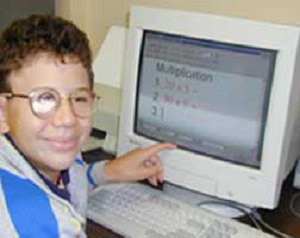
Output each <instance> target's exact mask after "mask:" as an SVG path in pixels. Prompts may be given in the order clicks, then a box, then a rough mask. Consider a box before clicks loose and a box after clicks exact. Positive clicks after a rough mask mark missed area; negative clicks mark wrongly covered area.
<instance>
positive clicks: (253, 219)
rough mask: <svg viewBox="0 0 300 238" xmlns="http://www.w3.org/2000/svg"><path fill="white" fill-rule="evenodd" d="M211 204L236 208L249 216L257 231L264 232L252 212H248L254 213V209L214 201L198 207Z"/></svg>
mask: <svg viewBox="0 0 300 238" xmlns="http://www.w3.org/2000/svg"><path fill="white" fill-rule="evenodd" d="M209 204H214V205H220V206H226V207H231V208H234V209H236V210H238V211H240V212H241V213H243V214H245V215H247V216H248V217H249V218H250V220H251V221H252V223H253V224H254V226H255V227H256V228H257V229H259V230H262V228H261V226H260V224H259V223H258V222H257V221H256V220H255V218H254V217H253V216H252V212H248V210H250V211H252V208H250V207H247V206H243V205H238V204H236V203H232V202H229V201H212V200H210V201H204V202H200V203H198V204H197V205H198V206H204V205H209Z"/></svg>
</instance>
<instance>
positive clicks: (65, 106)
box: [53, 100, 76, 126]
mask: <svg viewBox="0 0 300 238" xmlns="http://www.w3.org/2000/svg"><path fill="white" fill-rule="evenodd" d="M53 122H54V124H55V125H56V126H72V125H74V124H75V122H76V115H75V113H74V111H73V108H72V105H71V103H70V102H69V100H62V102H61V104H60V106H59V107H58V108H57V111H56V112H55V115H54V117H53Z"/></svg>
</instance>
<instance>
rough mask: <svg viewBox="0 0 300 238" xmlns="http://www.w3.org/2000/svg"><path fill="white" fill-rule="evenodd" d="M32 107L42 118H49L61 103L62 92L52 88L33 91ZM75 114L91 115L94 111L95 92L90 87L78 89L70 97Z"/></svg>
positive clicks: (31, 97)
mask: <svg viewBox="0 0 300 238" xmlns="http://www.w3.org/2000/svg"><path fill="white" fill-rule="evenodd" d="M30 99H31V108H32V111H33V113H34V114H35V115H36V116H38V117H40V118H47V117H49V116H51V115H52V114H53V113H55V112H56V110H57V109H58V107H59V106H60V104H61V101H62V98H61V96H60V94H59V93H58V92H57V91H55V90H52V89H39V90H36V91H34V92H32V93H31V95H30ZM68 99H69V102H70V104H71V107H72V110H73V112H74V114H75V115H76V116H78V117H89V116H90V115H91V114H92V112H93V111H94V105H95V99H97V98H95V94H94V93H93V92H91V91H90V90H88V89H77V90H75V91H74V92H73V93H71V94H70V95H69V97H68Z"/></svg>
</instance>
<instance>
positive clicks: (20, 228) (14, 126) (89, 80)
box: [0, 16, 175, 238]
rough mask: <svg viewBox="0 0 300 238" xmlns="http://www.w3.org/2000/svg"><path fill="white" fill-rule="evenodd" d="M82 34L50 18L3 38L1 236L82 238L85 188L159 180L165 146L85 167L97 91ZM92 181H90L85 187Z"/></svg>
mask: <svg viewBox="0 0 300 238" xmlns="http://www.w3.org/2000/svg"><path fill="white" fill-rule="evenodd" d="M91 64H92V59H91V52H90V48H89V45H88V39H87V37H86V35H85V34H84V33H83V32H81V31H80V30H79V29H78V28H77V27H76V26H75V25H74V24H72V23H71V22H68V21H65V20H63V19H61V18H57V17H52V16H30V17H28V18H26V19H21V20H18V21H16V22H14V23H13V24H12V25H11V26H9V27H8V28H7V29H6V30H5V31H4V32H3V34H2V36H1V38H0V133H1V135H0V214H1V215H0V237H5V238H6V237H30V238H33V237H51V238H53V237H85V232H84V225H85V222H86V218H85V214H86V206H87V191H88V186H90V187H93V186H95V185H99V184H103V183H105V181H133V180H140V179H146V178H148V180H149V181H150V183H152V184H154V185H156V184H157V181H162V165H161V162H160V161H159V159H158V157H157V155H156V154H157V152H159V151H161V150H166V149H174V148H175V146H174V145H171V144H169V143H162V144H158V145H154V146H151V147H148V148H144V149H137V150H134V151H132V152H130V153H128V154H126V155H124V156H121V157H120V158H117V159H116V160H113V161H109V162H108V161H105V162H99V163H96V164H92V165H89V166H86V164H85V163H84V162H83V161H82V159H81V157H80V149H81V146H82V145H83V143H84V142H85V141H86V139H87V138H88V136H89V133H90V130H91V123H92V122H91V116H92V112H93V108H94V107H95V104H96V101H97V99H98V98H97V96H96V95H95V94H94V92H93V91H92V89H93V72H92V65H91ZM88 184H91V185H88Z"/></svg>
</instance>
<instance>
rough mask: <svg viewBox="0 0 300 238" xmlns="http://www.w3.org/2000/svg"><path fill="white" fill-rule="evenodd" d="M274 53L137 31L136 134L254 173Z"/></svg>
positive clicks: (264, 119) (258, 164)
mask: <svg viewBox="0 0 300 238" xmlns="http://www.w3.org/2000/svg"><path fill="white" fill-rule="evenodd" d="M276 53H277V52H276V51H275V50H269V49H263V48H257V47H250V46H246V45H239V44H229V43H224V42H220V41H213V40H204V39H199V38H197V39H196V38H191V37H186V36H182V35H176V34H167V33H162V32H158V31H151V30H146V31H144V34H143V38H142V43H141V48H140V56H139V57H140V59H139V69H138V82H137V85H138V86H137V95H136V98H137V100H136V111H135V120H134V121H135V125H134V131H135V133H137V134H139V135H141V136H145V137H148V138H151V139H154V140H156V141H171V142H173V143H175V144H176V145H178V146H179V147H181V148H182V149H185V150H188V151H191V152H193V153H199V154H204V155H209V156H207V157H205V158H206V159H219V160H223V161H228V162H232V163H236V164H241V165H245V166H250V167H254V168H259V167H260V166H261V152H262V145H263V143H262V142H263V138H264V128H265V122H266V118H267V109H268V102H269V96H270V90H271V86H272V82H273V75H274V68H275V59H276Z"/></svg>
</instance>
